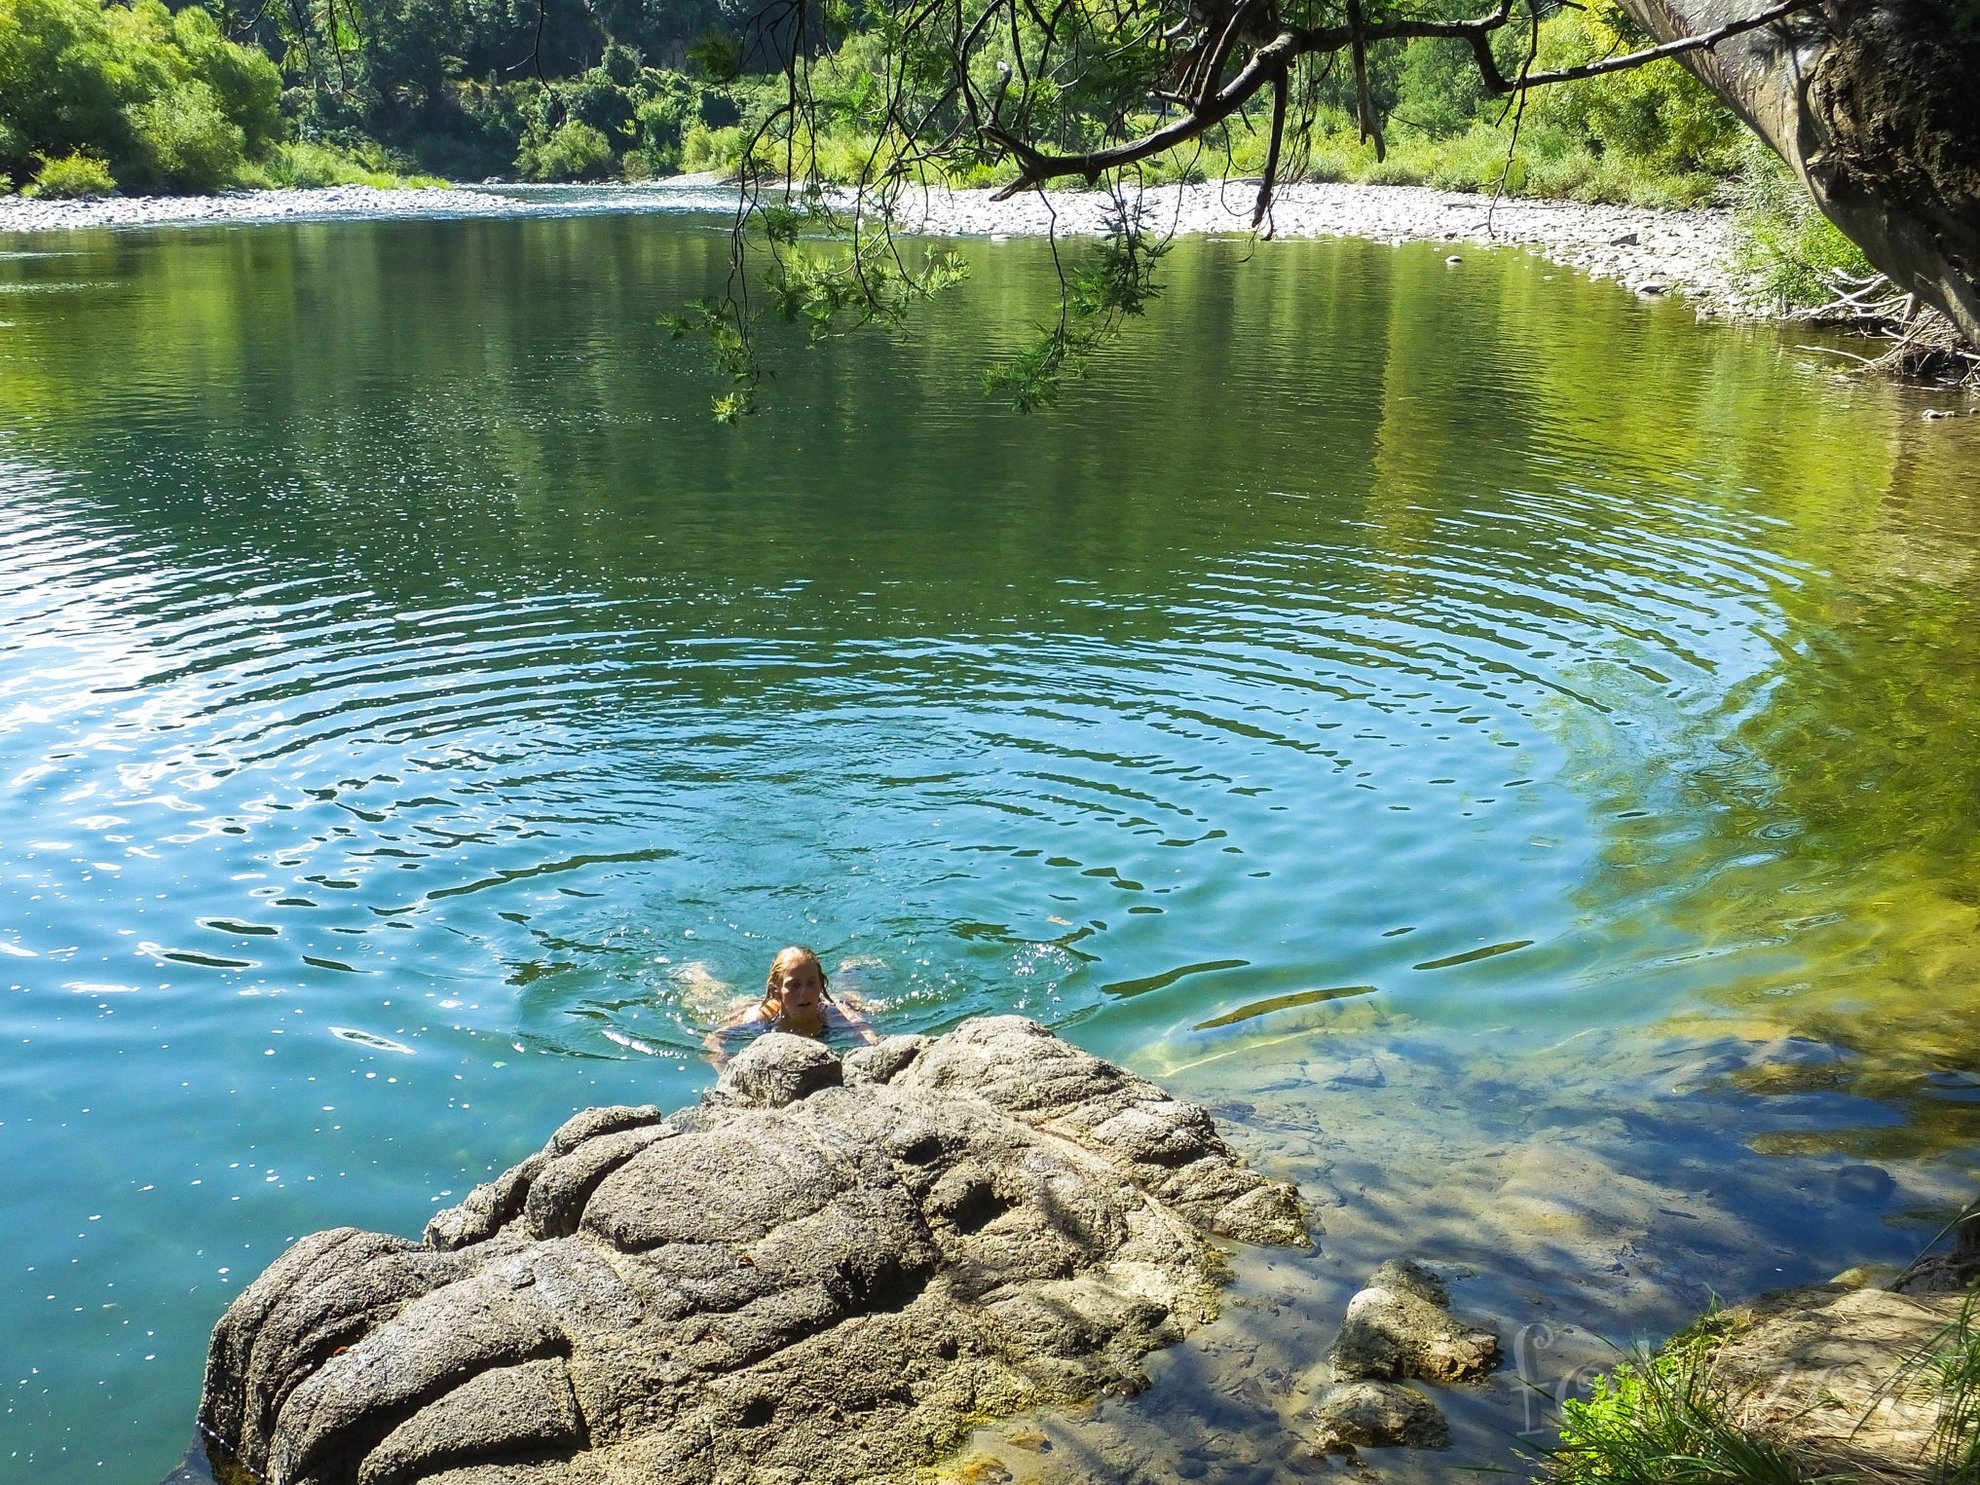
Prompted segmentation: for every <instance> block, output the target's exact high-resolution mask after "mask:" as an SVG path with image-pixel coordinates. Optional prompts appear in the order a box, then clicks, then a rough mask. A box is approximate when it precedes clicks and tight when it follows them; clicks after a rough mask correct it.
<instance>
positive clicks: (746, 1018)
mask: <svg viewBox="0 0 1980 1485" xmlns="http://www.w3.org/2000/svg"><path fill="white" fill-rule="evenodd" d="M771 1024H772V1022H771V1018H770V1017H769V1016H767V1015H765V1014H764V1011H763V1002H762V1001H760V1000H749V1001H737V1002H736V1003H735V1004H734V1005H733V1006H731V1007H730V1008H729V1014H728V1015H726V1016H724V1017H723V1018H722V1028H721V1029H722V1030H724V1031H768V1030H769V1029H770V1027H771Z"/></svg>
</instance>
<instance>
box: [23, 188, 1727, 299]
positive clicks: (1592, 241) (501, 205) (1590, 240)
mask: <svg viewBox="0 0 1980 1485" xmlns="http://www.w3.org/2000/svg"><path fill="white" fill-rule="evenodd" d="M1253 189H1254V187H1253V186H1252V185H1251V184H1249V183H1246V182H1243V181H1230V182H1211V183H1209V184H1205V185H1195V186H1164V187H1157V188H1155V189H1152V190H1150V191H1149V192H1148V193H1147V197H1146V203H1147V206H1148V209H1149V212H1150V215H1151V220H1152V221H1153V222H1155V223H1156V224H1158V225H1160V226H1162V227H1165V228H1167V227H1173V229H1174V230H1176V231H1178V232H1182V233H1207V234H1212V235H1248V234H1249V232H1250V217H1251V203H1252V196H1253ZM990 194H991V193H990V192H988V191H931V192H927V193H915V194H913V195H911V196H910V197H909V198H908V199H907V201H906V202H905V204H904V225H906V226H907V227H908V228H909V229H910V230H913V231H921V232H929V233H935V234H941V235H956V236H990V237H996V236H1005V235H1012V236H1015V235H1028V234H1038V233H1043V232H1045V231H1048V230H1050V229H1052V228H1053V227H1054V226H1056V228H1057V230H1058V231H1060V232H1062V233H1066V234H1069V235H1084V234H1091V233H1094V232H1097V231H1099V230H1100V226H1101V223H1102V220H1103V217H1104V213H1105V207H1106V198H1105V197H1104V196H1103V195H1101V194H1099V193H1095V192H1084V191H1062V192H1052V193H1050V194H1048V195H1046V196H1043V197H1041V196H1039V195H1036V194H1032V195H1026V196H1022V197H1019V198H1017V199H1016V200H1013V201H1006V202H993V201H992V200H991V199H990ZM733 204H734V191H733V188H731V187H726V186H723V185H721V184H720V183H719V182H716V181H713V180H711V179H709V178H705V177H692V178H683V179H680V180H676V181H667V182H659V183H654V184H648V185H637V186H629V185H619V186H588V187H526V186H502V187H497V188H492V189H490V188H477V187H467V186H463V187H457V188H454V189H452V190H443V189H418V190H383V191H381V190H374V189H372V188H370V187H368V186H335V187H328V188H324V189H317V190H297V191H243V192H238V193H235V194H231V195H226V196H136V197H110V198H106V199H103V200H97V201H39V200H25V199H22V198H20V197H7V198H4V199H0V233H8V232H50V231H73V230H79V229H88V228H102V227H112V228H130V227H155V226H164V225H169V224H207V225H225V224H236V223H251V222H280V221H335V220H343V219H350V218H378V217H384V218H407V217H494V216H560V215H575V214H589V213H597V212H650V211H708V210H724V209H727V208H730V207H732V206H733ZM1272 225H1273V228H1274V231H1275V233H1276V235H1277V236H1279V237H1358V238H1366V239H1370V240H1374V241H1378V242H1390V243H1403V242H1447V243H1452V244H1475V245H1481V246H1482V245H1492V246H1507V245H1512V246H1521V247H1527V248H1531V249H1533V250H1535V251H1538V252H1540V253H1541V254H1543V255H1544V256H1546V257H1547V258H1549V259H1551V260H1553V261H1555V262H1558V263H1561V264H1563V265H1565V266H1568V267H1571V268H1575V269H1578V270H1580V271H1581V272H1583V273H1586V274H1588V275H1589V276H1591V277H1593V278H1602V279H1614V280H1617V281H1619V282H1621V283H1623V284H1624V285H1626V286H1628V287H1629V288H1630V289H1632V290H1634V291H1636V292H1638V293H1642V294H1649V295H1655V294H1665V293H1678V294H1682V295H1684V296H1685V297H1686V299H1687V300H1688V301H1689V302H1690V303H1691V304H1692V305H1693V306H1694V307H1695V308H1696V309H1697V310H1698V311H1699V312H1700V313H1701V314H1738V315H1745V314H1753V313H1756V312H1758V307H1757V305H1756V303H1755V301H1754V299H1753V296H1752V295H1751V293H1750V291H1749V290H1747V288H1746V287H1745V285H1744V283H1743V282H1742V280H1741V277H1740V275H1739V274H1738V273H1737V272H1736V270H1735V269H1734V268H1733V267H1732V259H1733V236H1734V226H1733V215H1732V213H1731V212H1729V211H1723V210H1710V209H1708V210H1696V211H1654V210H1648V209H1643V208H1637V207H1623V206H1593V205H1588V204H1585V203H1581V202H1569V201H1529V200H1523V199H1505V200H1501V201H1499V202H1498V203H1497V204H1496V205H1495V204H1494V203H1493V202H1492V200H1491V199H1490V198H1489V197H1486V196H1478V195H1465V194H1460V193H1457V192H1450V191H1435V190H1428V189H1424V188H1420V187H1415V186H1364V185H1347V184H1304V185H1290V186H1286V187H1283V188H1282V189H1281V190H1280V191H1279V193H1278V199H1277V202H1276V205H1275V206H1274V209H1273V214H1272Z"/></svg>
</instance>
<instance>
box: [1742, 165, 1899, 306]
mask: <svg viewBox="0 0 1980 1485" xmlns="http://www.w3.org/2000/svg"><path fill="white" fill-rule="evenodd" d="M1739 225H1740V248H1739V257H1740V266H1741V267H1742V268H1743V269H1744V270H1745V271H1746V272H1747V273H1748V274H1749V275H1750V276H1751V278H1752V279H1753V282H1754V284H1755V285H1756V287H1758V288H1759V289H1760V291H1761V292H1762V293H1764V294H1765V295H1766V296H1767V297H1768V298H1769V299H1771V300H1773V302H1774V304H1775V305H1776V307H1777V308H1779V309H1780V310H1781V311H1782V312H1784V313H1795V312H1803V313H1807V312H1813V311H1817V310H1820V309H1822V308H1823V307H1824V306H1826V305H1829V304H1832V303H1834V302H1835V300H1836V298H1837V296H1838V294H1839V293H1841V292H1843V291H1845V290H1846V289H1847V288H1848V287H1850V286H1851V285H1853V284H1863V283H1868V282H1869V281H1871V280H1873V279H1875V278H1876V277H1877V271H1876V270H1875V269H1874V268H1872V267H1871V266H1870V261H1869V259H1867V258H1865V257H1864V256H1863V250H1862V249H1861V248H1859V247H1858V246H1857V245H1856V244H1855V243H1853V242H1851V241H1850V240H1849V239H1848V238H1847V237H1845V236H1843V235H1842V233H1841V232H1840V231H1838V230H1837V229H1836V226H1835V224H1834V223H1833V222H1831V221H1830V220H1829V219H1828V218H1827V217H1825V216H1823V215H1822V214H1821V213H1820V212H1819V211H1817V210H1816V209H1815V205H1814V203H1813V202H1811V201H1810V200H1809V199H1808V194H1807V193H1806V192H1805V191H1803V190H1802V189H1801V184H1800V182H1798V181H1797V180H1795V178H1794V176H1793V174H1792V172H1790V171H1789V170H1788V168H1787V166H1785V165H1783V164H1782V163H1781V162H1780V160H1779V159H1777V158H1776V157H1775V156H1774V154H1773V152H1772V151H1770V150H1767V149H1765V148H1763V147H1761V146H1760V145H1758V144H1757V143H1756V144H1754V145H1753V146H1751V147H1750V148H1749V150H1748V152H1747V155H1746V159H1745V162H1744V169H1743V173H1742V176H1741V181H1740V214H1739Z"/></svg>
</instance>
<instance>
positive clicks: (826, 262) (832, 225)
mask: <svg viewBox="0 0 1980 1485" xmlns="http://www.w3.org/2000/svg"><path fill="white" fill-rule="evenodd" d="M741 234H742V235H739V237H738V248H739V251H741V252H742V253H745V254H747V253H749V252H751V251H752V250H753V253H754V256H753V257H748V258H744V259H741V260H739V262H748V263H752V264H753V265H754V267H755V277H756V279H757V286H758V287H759V288H760V290H761V292H762V293H763V294H764V296H765V297H766V298H767V299H768V301H769V304H770V307H771V309H772V310H773V312H774V313H775V316H776V318H777V319H778V320H779V321H781V322H782V323H784V324H786V325H793V326H797V327H799V328H800V329H801V330H802V332H803V334H804V337H805V339H806V340H807V341H809V342H813V343H816V342H818V341H821V340H824V339H826V338H827V337H830V336H836V335H846V334H850V333H852V332H853V331H856V330H859V329H862V328H864V327H866V326H869V325H882V326H887V327H898V326H900V325H901V324H902V323H903V322H904V321H905V320H906V318H907V315H908V312H909V310H910V309H912V308H913V307H914V306H915V305H916V304H917V303H919V302H920V301H922V300H925V299H928V298H931V297H932V296H934V295H936V294H938V293H940V292H941V291H942V290H944V289H946V288H949V287H952V286H953V285H955V284H958V283H960V282H962V280H963V279H964V278H965V277H966V276H967V275H968V271H969V270H968V265H967V264H966V263H965V262H964V261H963V260H962V259H961V258H960V257H958V256H957V255H956V254H954V253H951V252H947V251H943V250H941V249H937V248H933V247H930V248H925V249H923V250H922V253H921V255H920V257H919V258H918V259H915V258H911V257H910V256H908V255H907V254H905V253H904V252H903V251H902V250H901V246H900V244H899V243H897V242H896V241H895V240H894V238H893V236H892V234H891V233H890V232H888V231H887V230H886V229H885V228H884V227H877V226H875V225H874V224H873V223H871V222H867V221H863V220H861V219H857V218H855V219H847V218H845V217H844V216H842V215H841V214H840V213H838V212H837V211H835V210H834V209H833V208H832V207H831V206H830V205H829V204H828V203H827V202H826V201H825V199H824V198H823V197H822V196H820V195H817V194H815V193H813V194H809V195H798V196H792V197H787V198H786V199H785V200H783V201H774V202H758V203H756V204H754V205H752V206H751V207H749V208H748V211H747V213H746V216H745V219H744V223H743V226H742V228H741ZM752 239H754V240H753V241H752ZM661 323H662V324H663V325H664V326H665V327H666V328H667V329H668V330H669V331H671V332H672V334H673V336H674V338H675V339H677V340H678V339H682V338H685V337H689V336H699V337H701V338H703V339H705V340H706V342H707V345H708V348H709V354H710V359H711V361H712V362H713V365H714V368H715V370H716V371H717V372H718V373H719V374H720V375H722V376H724V377H726V378H727V379H728V380H729V381H730V383H731V384H732V388H733V389H732V390H731V391H729V392H725V393H721V394H719V395H717V396H716V397H715V398H714V402H713V406H714V414H715V419H716V421H717V422H721V423H734V422H736V421H737V420H738V419H740V418H742V417H744V416H745V415H747V414H749V413H753V412H755V411H756V389H757V387H758V385H759V384H760V383H761V382H762V381H763V378H764V375H765V371H764V366H763V362H762V359H761V356H760V354H759V350H758V327H757V324H756V322H755V318H754V316H753V314H752V312H751V311H750V309H749V307H748V303H747V296H746V295H745V294H744V293H741V292H738V291H734V290H732V291H731V293H730V294H728V295H727V296H726V297H724V298H722V299H714V300H701V301H698V302H696V303H694V304H690V305H688V306H686V307H685V308H684V309H682V310H681V311H679V312H677V313H675V314H673V315H670V316H668V317H666V318H665V319H663V320H662V321H661Z"/></svg>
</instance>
